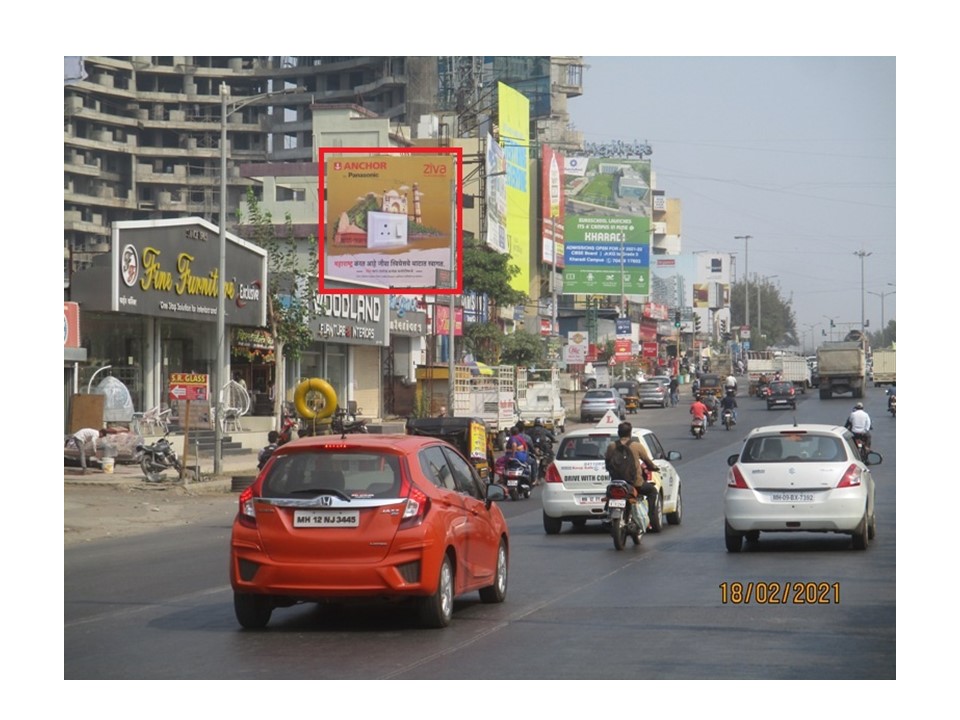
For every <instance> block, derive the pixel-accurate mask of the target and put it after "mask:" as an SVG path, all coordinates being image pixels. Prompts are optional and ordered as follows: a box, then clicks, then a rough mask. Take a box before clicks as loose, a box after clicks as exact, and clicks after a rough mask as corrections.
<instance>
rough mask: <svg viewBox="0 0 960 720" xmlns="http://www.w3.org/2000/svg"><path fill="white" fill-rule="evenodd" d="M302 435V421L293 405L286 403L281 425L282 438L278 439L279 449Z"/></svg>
mask: <svg viewBox="0 0 960 720" xmlns="http://www.w3.org/2000/svg"><path fill="white" fill-rule="evenodd" d="M299 433H300V420H299V418H297V414H296V412H295V411H294V409H293V404H292V403H284V406H283V422H282V423H281V425H280V437H279V438H278V439H277V447H279V446H281V445H286V444H287V443H288V442H290V441H291V440H296V439H297V437H299Z"/></svg>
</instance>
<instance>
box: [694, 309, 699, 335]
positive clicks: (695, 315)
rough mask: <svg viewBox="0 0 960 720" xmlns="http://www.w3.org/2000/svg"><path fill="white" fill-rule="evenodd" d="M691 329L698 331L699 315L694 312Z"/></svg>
mask: <svg viewBox="0 0 960 720" xmlns="http://www.w3.org/2000/svg"><path fill="white" fill-rule="evenodd" d="M693 331H694V332H700V316H699V315H697V314H696V313H694V315H693Z"/></svg>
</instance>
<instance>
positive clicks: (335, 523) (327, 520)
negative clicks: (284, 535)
mask: <svg viewBox="0 0 960 720" xmlns="http://www.w3.org/2000/svg"><path fill="white" fill-rule="evenodd" d="M293 526H294V527H342V528H355V527H360V511H359V510H296V511H294V513H293Z"/></svg>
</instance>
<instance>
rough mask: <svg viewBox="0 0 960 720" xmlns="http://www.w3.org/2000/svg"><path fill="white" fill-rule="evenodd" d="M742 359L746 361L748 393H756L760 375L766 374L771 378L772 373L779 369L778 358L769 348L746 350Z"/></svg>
mask: <svg viewBox="0 0 960 720" xmlns="http://www.w3.org/2000/svg"><path fill="white" fill-rule="evenodd" d="M744 360H745V361H746V363H747V378H748V379H749V381H750V384H749V393H748V394H749V395H756V394H757V387H758V386H759V385H760V378H761V377H763V376H766V377H767V378H768V379H769V380H773V375H774V373H776V372H777V371H778V370H779V369H780V364H779V361H778V359H777V358H775V357H774V356H773V353H772V352H770V351H769V350H747V351H746V352H745V353H744Z"/></svg>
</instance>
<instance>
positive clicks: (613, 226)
mask: <svg viewBox="0 0 960 720" xmlns="http://www.w3.org/2000/svg"><path fill="white" fill-rule="evenodd" d="M564 171H565V172H564V194H565V196H566V197H565V208H566V210H565V213H566V221H565V223H564V243H565V246H564V270H563V291H564V293H569V294H588V293H589V294H605V295H620V294H622V295H647V294H649V292H650V200H651V193H650V172H651V170H650V161H649V160H642V159H620V158H604V157H574V158H566V159H565V160H564Z"/></svg>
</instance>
